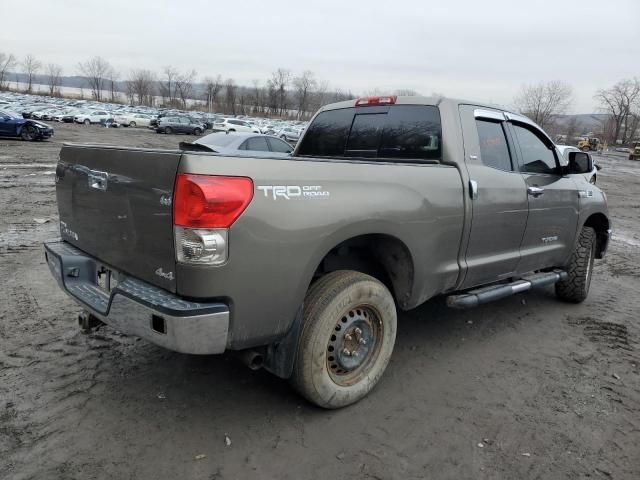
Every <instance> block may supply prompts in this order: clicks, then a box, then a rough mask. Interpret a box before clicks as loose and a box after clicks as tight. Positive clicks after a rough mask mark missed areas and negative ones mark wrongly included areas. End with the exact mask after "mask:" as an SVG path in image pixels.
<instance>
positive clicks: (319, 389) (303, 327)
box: [45, 96, 611, 408]
mask: <svg viewBox="0 0 640 480" xmlns="http://www.w3.org/2000/svg"><path fill="white" fill-rule="evenodd" d="M592 168H593V165H592V164H591V157H590V156H589V155H588V154H585V153H583V152H572V153H571V154H570V155H569V158H568V161H564V160H563V157H562V155H561V154H560V153H559V152H558V151H557V149H556V147H555V146H554V143H553V142H552V140H551V139H550V138H549V137H548V136H547V134H546V133H545V132H544V131H543V130H541V129H540V128H539V127H538V126H536V125H535V124H534V123H532V122H531V121H530V120H529V119H528V118H525V117H523V116H521V115H518V114H515V113H512V112H509V111H505V110H503V109H500V108H496V107H492V106H489V105H482V104H480V103H475V102H467V101H461V100H453V99H436V98H427V97H395V96H389V97H366V98H359V99H357V100H353V101H346V102H341V103H336V104H332V105H328V106H325V107H323V108H322V109H320V111H319V112H318V113H316V115H315V117H314V118H313V119H312V121H311V123H310V125H309V128H308V129H307V130H306V131H305V133H304V135H303V137H302V138H301V140H300V142H299V144H298V146H297V147H296V149H295V151H294V152H293V155H292V156H291V157H290V158H284V159H276V158H260V157H259V156H256V157H246V156H242V157H231V156H224V155H218V154H214V153H208V152H203V151H198V149H193V151H191V149H189V148H188V145H186V146H185V147H184V148H183V149H182V150H151V149H133V148H121V147H117V146H99V145H65V146H64V147H63V148H62V151H61V154H60V161H59V163H58V165H57V170H56V177H55V181H56V195H57V202H58V208H59V214H60V235H61V238H60V239H57V240H55V241H51V242H47V243H46V244H45V256H46V261H47V263H48V265H49V268H50V270H51V273H52V274H53V276H54V277H55V279H56V280H57V282H58V284H59V286H60V288H62V289H63V290H64V291H65V292H66V293H68V294H69V295H70V296H71V297H73V299H75V300H76V301H77V302H78V303H79V304H80V306H81V307H82V309H83V312H84V313H83V314H81V316H80V318H81V324H82V325H84V326H85V327H87V326H91V325H93V324H95V323H96V322H98V321H99V322H104V323H106V324H108V325H110V326H112V327H113V328H115V329H117V330H119V331H121V332H124V333H128V334H132V335H136V336H139V337H142V338H145V339H147V340H149V341H151V342H153V343H155V344H157V345H160V346H162V347H165V348H168V349H171V350H175V351H178V352H183V353H188V354H220V353H223V352H225V351H237V352H239V354H240V355H242V356H243V357H244V358H245V360H246V361H247V363H248V364H250V365H251V366H253V367H259V366H264V367H265V368H266V369H268V370H269V371H270V372H272V373H274V374H276V375H278V376H280V377H282V378H286V379H289V380H290V382H291V383H292V385H293V386H294V387H295V388H296V389H297V390H298V391H299V392H300V393H301V394H302V395H303V396H305V397H306V398H307V399H309V400H310V401H311V402H313V403H315V404H317V405H319V406H322V407H325V408H338V407H342V406H345V405H348V404H350V403H353V402H355V401H357V400H359V399H361V398H362V397H363V396H365V395H366V394H367V393H368V392H369V391H370V390H371V389H372V388H373V386H374V385H375V384H376V383H377V382H378V380H379V379H380V377H381V375H382V374H383V372H384V370H385V367H386V366H387V364H388V362H389V358H390V356H391V353H392V351H393V346H394V342H395V336H396V321H397V310H398V309H400V310H409V309H412V308H415V307H417V306H418V305H420V304H422V303H424V302H425V301H426V300H428V299H430V298H432V297H434V296H437V295H446V296H447V302H448V304H449V306H451V307H454V308H467V307H472V306H475V305H478V304H482V303H485V302H488V301H491V300H497V299H500V298H504V297H506V296H509V295H513V294H515V293H519V292H523V291H526V290H529V289H531V288H534V287H542V286H550V285H554V286H555V292H556V294H557V296H558V297H559V298H560V299H561V300H564V301H568V302H581V301H583V300H584V299H585V298H586V296H587V294H588V291H589V286H590V283H591V279H592V270H593V263H594V259H599V258H602V257H603V256H604V254H605V251H606V249H607V245H608V242H609V238H610V234H611V230H610V224H611V222H610V219H609V215H608V211H607V204H606V196H605V194H604V193H603V192H602V191H601V190H600V188H598V187H597V186H595V185H593V184H590V183H588V182H587V180H586V179H585V177H584V174H585V173H588V172H591V170H592ZM495 308H500V306H499V305H496V307H495Z"/></svg>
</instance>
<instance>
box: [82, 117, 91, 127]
mask: <svg viewBox="0 0 640 480" xmlns="http://www.w3.org/2000/svg"><path fill="white" fill-rule="evenodd" d="M82 123H84V124H85V125H91V120H89V119H88V118H85V119H84V122H82Z"/></svg>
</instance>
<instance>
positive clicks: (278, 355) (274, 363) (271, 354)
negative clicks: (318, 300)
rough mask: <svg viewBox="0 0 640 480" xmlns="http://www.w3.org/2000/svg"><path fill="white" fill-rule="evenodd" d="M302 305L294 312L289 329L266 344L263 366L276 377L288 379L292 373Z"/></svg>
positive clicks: (296, 351) (296, 350) (300, 324)
mask: <svg viewBox="0 0 640 480" xmlns="http://www.w3.org/2000/svg"><path fill="white" fill-rule="evenodd" d="M302 312H303V305H301V306H300V308H299V309H298V311H297V312H296V316H295V319H294V320H293V324H292V325H291V328H290V329H289V331H288V332H287V333H286V334H285V336H284V337H282V338H281V339H280V340H278V341H277V342H274V343H272V344H270V345H269V346H267V353H266V355H265V358H264V365H263V368H264V369H265V370H267V371H268V372H270V373H272V374H274V375H275V376H277V377H280V378H283V379H285V380H286V379H288V378H289V377H291V374H292V373H293V364H294V362H295V359H296V354H297V353H298V344H299V342H298V339H299V338H300V329H301V326H302Z"/></svg>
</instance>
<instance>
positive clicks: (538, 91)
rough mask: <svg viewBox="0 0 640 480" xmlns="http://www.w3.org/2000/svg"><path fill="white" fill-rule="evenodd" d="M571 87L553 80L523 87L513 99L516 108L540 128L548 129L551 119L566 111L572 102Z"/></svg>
mask: <svg viewBox="0 0 640 480" xmlns="http://www.w3.org/2000/svg"><path fill="white" fill-rule="evenodd" d="M572 96H573V91H572V89H571V86H570V85H568V84H566V83H564V82H561V81H560V80H553V81H550V82H540V83H537V84H535V85H524V86H523V87H522V89H521V91H520V93H519V94H518V96H517V97H516V98H515V105H516V108H517V109H518V110H519V111H520V113H522V114H523V115H526V116H527V117H529V118H530V119H531V120H533V121H534V122H536V123H537V124H538V125H540V127H541V128H545V127H550V126H551V123H552V121H553V118H554V117H555V116H556V115H561V114H563V113H565V112H566V111H567V109H568V108H569V106H570V105H571V102H572Z"/></svg>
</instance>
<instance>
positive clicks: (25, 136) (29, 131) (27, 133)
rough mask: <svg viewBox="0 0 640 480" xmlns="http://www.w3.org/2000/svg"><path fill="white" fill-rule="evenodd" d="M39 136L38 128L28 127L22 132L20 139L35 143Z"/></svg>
mask: <svg viewBox="0 0 640 480" xmlns="http://www.w3.org/2000/svg"><path fill="white" fill-rule="evenodd" d="M37 136H38V132H37V131H36V128H35V127H33V126H31V125H26V126H25V127H24V128H23V129H22V131H21V132H20V138H22V140H24V141H25V142H33V141H34V140H35V139H36V137H37Z"/></svg>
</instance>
